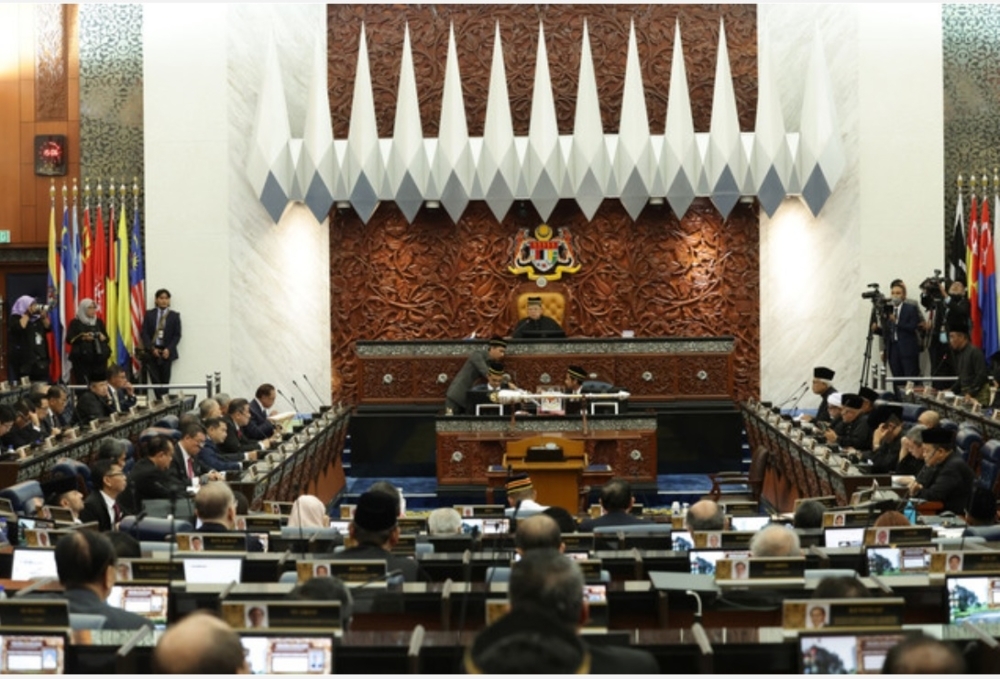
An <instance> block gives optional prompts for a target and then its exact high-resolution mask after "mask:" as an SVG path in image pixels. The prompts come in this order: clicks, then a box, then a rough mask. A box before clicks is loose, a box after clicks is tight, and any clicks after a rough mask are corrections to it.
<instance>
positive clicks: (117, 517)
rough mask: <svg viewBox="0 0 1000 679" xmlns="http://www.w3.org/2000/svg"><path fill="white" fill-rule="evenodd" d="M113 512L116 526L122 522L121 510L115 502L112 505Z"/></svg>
mask: <svg viewBox="0 0 1000 679" xmlns="http://www.w3.org/2000/svg"><path fill="white" fill-rule="evenodd" d="M114 510H115V525H116V526H117V525H118V524H119V523H121V522H122V508H121V507H119V506H118V503H117V502H116V503H115V504H114Z"/></svg>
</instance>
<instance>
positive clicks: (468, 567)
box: [455, 529, 489, 647]
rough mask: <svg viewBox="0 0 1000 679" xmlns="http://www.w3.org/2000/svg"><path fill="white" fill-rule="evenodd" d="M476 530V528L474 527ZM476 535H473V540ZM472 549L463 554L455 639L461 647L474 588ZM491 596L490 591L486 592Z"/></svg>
mask: <svg viewBox="0 0 1000 679" xmlns="http://www.w3.org/2000/svg"><path fill="white" fill-rule="evenodd" d="M473 530H475V529H473ZM474 539H475V537H473V540H474ZM471 584H472V550H471V549H467V550H465V552H464V553H463V554H462V608H461V610H460V611H459V614H458V630H456V632H457V633H456V636H455V639H456V641H457V642H458V643H457V645H458V646H459V647H461V646H462V632H463V631H464V630H465V614H466V610H467V609H468V607H469V591H470V590H471V589H472V587H471V586H470V585H471ZM486 595H487V597H489V592H487V593H486Z"/></svg>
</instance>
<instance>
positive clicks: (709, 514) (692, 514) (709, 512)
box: [684, 500, 726, 531]
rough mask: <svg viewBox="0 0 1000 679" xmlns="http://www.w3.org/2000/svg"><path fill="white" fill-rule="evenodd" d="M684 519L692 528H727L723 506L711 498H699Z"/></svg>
mask: <svg viewBox="0 0 1000 679" xmlns="http://www.w3.org/2000/svg"><path fill="white" fill-rule="evenodd" d="M684 521H685V523H686V524H687V527H688V528H689V529H690V530H698V531H701V530H725V529H726V515H725V514H724V513H723V511H722V507H720V506H719V505H718V503H716V502H713V501H711V500H699V501H698V502H695V503H694V504H693V505H691V507H690V509H688V513H687V518H686V519H684Z"/></svg>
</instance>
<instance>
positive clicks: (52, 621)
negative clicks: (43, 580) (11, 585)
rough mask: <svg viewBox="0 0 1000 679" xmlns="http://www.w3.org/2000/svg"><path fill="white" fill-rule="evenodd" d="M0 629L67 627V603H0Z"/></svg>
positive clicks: (18, 601) (23, 601)
mask: <svg viewBox="0 0 1000 679" xmlns="http://www.w3.org/2000/svg"><path fill="white" fill-rule="evenodd" d="M0 627H7V628H9V627H35V628H37V627H60V628H66V627H69V603H68V602H67V601H66V600H65V599H28V598H24V599H7V600H4V601H0ZM5 669H8V670H9V668H5Z"/></svg>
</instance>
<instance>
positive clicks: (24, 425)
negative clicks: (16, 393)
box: [0, 398, 42, 449]
mask: <svg viewBox="0 0 1000 679" xmlns="http://www.w3.org/2000/svg"><path fill="white" fill-rule="evenodd" d="M34 416H35V406H34V404H33V403H32V402H31V400H30V399H27V398H22V399H20V400H18V402H17V403H16V404H15V405H14V423H13V426H12V427H11V428H10V429H9V430H8V431H7V433H5V434H4V435H3V436H2V437H0V444H2V445H3V447H4V448H14V449H17V448H20V447H21V446H33V445H35V444H36V443H39V442H40V441H41V440H42V430H41V429H40V428H38V427H36V426H35V424H34V422H35V420H34V419H33V418H34Z"/></svg>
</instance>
